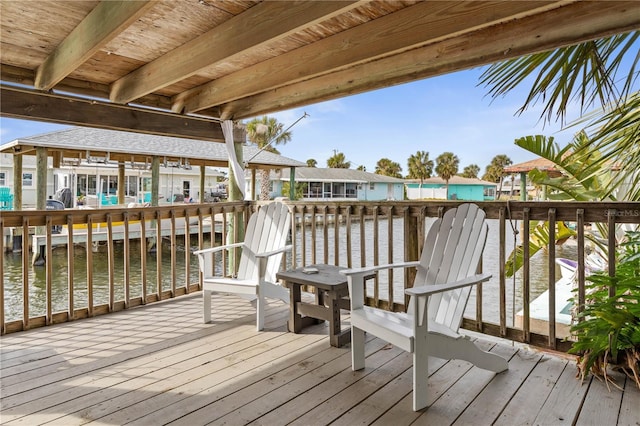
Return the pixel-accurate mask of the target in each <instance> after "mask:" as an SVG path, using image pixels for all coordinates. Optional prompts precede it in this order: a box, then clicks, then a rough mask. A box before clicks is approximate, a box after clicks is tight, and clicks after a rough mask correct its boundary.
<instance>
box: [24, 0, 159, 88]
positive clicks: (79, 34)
mask: <svg viewBox="0 0 640 426" xmlns="http://www.w3.org/2000/svg"><path fill="white" fill-rule="evenodd" d="M152 5H153V3H152V2H148V1H128V0H124V1H103V2H101V3H99V4H98V5H97V6H96V7H95V8H94V9H93V10H92V11H91V12H90V13H89V14H88V15H87V17H86V18H85V19H83V20H82V22H80V24H79V25H78V26H77V27H75V28H74V29H73V31H71V33H70V34H69V35H68V36H67V38H65V39H64V40H63V41H62V43H60V44H59V45H58V46H57V47H56V48H55V50H54V51H53V52H52V53H51V54H50V55H49V56H48V57H47V59H45V60H44V62H43V63H42V64H41V65H40V66H39V67H38V69H37V70H36V76H35V84H34V86H35V88H36V89H42V90H49V89H51V88H52V87H54V86H55V85H56V84H57V83H58V82H60V81H61V80H62V79H63V78H65V77H66V76H67V75H69V74H71V73H72V72H73V71H74V70H75V69H76V68H78V67H79V66H80V65H82V64H83V63H84V62H85V61H87V60H88V59H89V58H91V57H92V56H93V55H94V54H95V53H96V52H97V51H98V50H99V49H100V48H102V47H103V46H104V45H106V44H107V43H109V42H110V41H111V40H112V39H113V38H115V37H116V36H117V35H118V34H120V32H121V31H122V30H123V29H124V28H127V27H128V26H129V25H131V23H133V22H135V20H137V19H138V18H139V17H140V16H142V15H143V14H144V13H145V12H146V11H147V9H149V7H151V6H152Z"/></svg>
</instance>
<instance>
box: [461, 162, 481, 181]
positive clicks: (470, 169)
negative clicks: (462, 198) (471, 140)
mask: <svg viewBox="0 0 640 426" xmlns="http://www.w3.org/2000/svg"><path fill="white" fill-rule="evenodd" d="M478 173H480V166H478V165H477V164H469V165H468V166H465V168H464V169H463V170H462V177H465V178H469V179H477V178H478Z"/></svg>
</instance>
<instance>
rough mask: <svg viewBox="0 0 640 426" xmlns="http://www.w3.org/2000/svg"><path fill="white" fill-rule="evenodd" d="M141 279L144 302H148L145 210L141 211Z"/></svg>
mask: <svg viewBox="0 0 640 426" xmlns="http://www.w3.org/2000/svg"><path fill="white" fill-rule="evenodd" d="M140 269H141V271H140V280H141V281H142V282H141V283H140V284H141V292H142V304H143V305H144V304H146V303H147V222H146V220H145V218H144V212H140Z"/></svg>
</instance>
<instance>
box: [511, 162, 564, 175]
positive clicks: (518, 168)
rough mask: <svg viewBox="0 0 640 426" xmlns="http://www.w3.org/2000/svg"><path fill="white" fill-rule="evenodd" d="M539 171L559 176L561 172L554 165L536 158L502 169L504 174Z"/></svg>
mask: <svg viewBox="0 0 640 426" xmlns="http://www.w3.org/2000/svg"><path fill="white" fill-rule="evenodd" d="M535 169H537V170H540V171H541V172H545V171H546V172H550V173H551V174H553V173H556V174H558V175H559V174H560V173H561V171H560V170H559V169H558V168H557V167H556V165H555V164H554V163H553V162H552V161H549V160H547V159H545V158H536V159H534V160H529V161H525V162H524V163H518V164H512V165H511V166H507V167H505V168H504V171H505V172H506V173H529V172H530V171H531V170H535Z"/></svg>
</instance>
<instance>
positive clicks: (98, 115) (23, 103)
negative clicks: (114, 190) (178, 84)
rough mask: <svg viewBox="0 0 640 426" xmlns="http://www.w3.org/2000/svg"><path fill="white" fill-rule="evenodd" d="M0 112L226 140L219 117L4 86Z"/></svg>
mask: <svg viewBox="0 0 640 426" xmlns="http://www.w3.org/2000/svg"><path fill="white" fill-rule="evenodd" d="M0 115H1V116H2V117H9V118H19V119H25V120H39V121H48V122H52V123H60V124H70V125H76V126H88V127H96V128H100V129H111V130H122V131H130V132H137V133H146V134H152V135H162V136H176V137H183V138H190V139H199V140H208V141H213V142H224V135H223V134H222V127H221V126H220V123H219V122H218V121H214V120H210V119H205V118H200V117H192V116H185V115H178V114H173V113H170V112H162V111H155V110H150V109H144V108H136V107H129V106H123V105H116V104H112V103H107V102H99V101H95V100H91V99H83V98H76V97H71V96H61V95H54V94H49V93H42V92H36V91H32V90H27V89H21V88H15V87H9V86H6V85H1V86H0Z"/></svg>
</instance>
